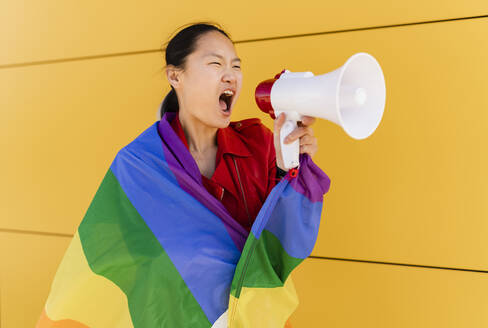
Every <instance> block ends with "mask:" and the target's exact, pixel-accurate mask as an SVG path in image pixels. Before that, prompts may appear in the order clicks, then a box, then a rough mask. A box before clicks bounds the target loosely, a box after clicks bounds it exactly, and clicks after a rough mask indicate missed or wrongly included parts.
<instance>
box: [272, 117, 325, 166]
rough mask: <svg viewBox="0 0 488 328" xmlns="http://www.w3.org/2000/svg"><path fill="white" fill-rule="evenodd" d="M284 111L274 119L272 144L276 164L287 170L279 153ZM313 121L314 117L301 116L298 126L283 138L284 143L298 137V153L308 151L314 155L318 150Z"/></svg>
mask: <svg viewBox="0 0 488 328" xmlns="http://www.w3.org/2000/svg"><path fill="white" fill-rule="evenodd" d="M285 117H286V115H285V113H281V114H280V116H278V117H277V118H276V120H275V121H274V146H275V150H276V165H277V166H278V167H279V168H280V169H282V170H284V171H287V170H286V169H285V168H284V167H285V165H284V163H283V155H282V154H281V143H280V131H281V127H282V126H283V123H285ZM313 123H315V117H312V116H303V118H302V121H301V122H298V124H297V125H298V127H297V128H296V129H295V130H293V131H292V132H290V134H289V135H288V136H287V137H286V138H285V144H289V143H291V142H293V141H295V140H296V139H298V138H300V154H301V153H308V154H309V155H310V157H312V156H313V155H315V153H316V152H317V150H318V145H317V138H315V137H314V136H313V131H312V128H311V125H312V124H313Z"/></svg>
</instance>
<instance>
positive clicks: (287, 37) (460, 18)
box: [0, 15, 488, 69]
mask: <svg viewBox="0 0 488 328" xmlns="http://www.w3.org/2000/svg"><path fill="white" fill-rule="evenodd" d="M477 18H488V15H479V16H469V17H458V18H446V19H437V20H430V21H423V22H412V23H401V24H390V25H379V26H369V27H358V28H350V29H344V30H333V31H326V32H314V33H305V34H294V35H284V36H276V37H268V38H258V39H248V40H240V41H234V43H235V44H240V43H250V42H260V41H271V40H281V39H292V38H300V37H307V36H316V35H326V34H335V33H345V32H356V31H365V30H376V29H382V28H392V27H402V26H411V25H422V24H433V23H444V22H452V21H458V20H469V19H477ZM155 52H160V53H161V54H162V53H163V52H162V50H161V49H153V50H141V51H130V52H120V53H114V54H105V55H92V56H82V57H72V58H62V59H51V60H41V61H34V62H26V63H17V64H6V65H0V69H5V68H17V67H25V66H35V65H47V64H58V63H65V62H72V61H80V60H90V59H101V58H108V57H119V56H120V57H122V56H132V55H140V54H147V53H155Z"/></svg>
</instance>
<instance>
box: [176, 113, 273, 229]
mask: <svg viewBox="0 0 488 328" xmlns="http://www.w3.org/2000/svg"><path fill="white" fill-rule="evenodd" d="M171 126H172V127H173V129H174V130H175V132H176V134H177V135H178V136H179V137H180V138H181V140H182V141H183V143H184V144H185V145H186V147H187V148H188V142H187V140H186V137H185V134H184V132H183V129H182V127H181V124H180V121H179V117H178V115H176V117H175V119H174V120H173V121H172V122H171ZM217 144H218V149H217V155H216V162H215V163H216V164H215V172H214V174H213V175H212V177H211V178H210V179H208V178H207V177H205V176H204V175H202V182H203V184H204V186H205V187H206V189H207V190H208V191H209V193H210V194H212V195H213V196H214V197H215V198H217V199H218V200H220V201H221V202H222V204H223V205H224V206H225V208H226V209H227V210H228V211H229V213H230V215H231V216H232V217H233V218H234V219H236V220H237V221H238V222H239V223H240V224H241V225H242V226H243V227H244V228H245V229H246V230H247V231H250V230H251V226H252V223H253V222H254V220H255V219H256V216H257V214H258V212H259V210H260V209H261V206H262V205H263V203H264V201H265V200H266V197H267V196H268V194H269V193H270V191H271V189H273V187H274V186H275V185H276V182H277V180H278V179H277V178H276V153H275V148H274V143H273V132H272V131H271V130H270V129H269V128H267V127H266V126H265V125H264V124H262V123H261V120H260V119H259V118H251V119H246V120H242V121H236V122H230V124H229V126H228V127H227V128H224V129H218V130H217Z"/></svg>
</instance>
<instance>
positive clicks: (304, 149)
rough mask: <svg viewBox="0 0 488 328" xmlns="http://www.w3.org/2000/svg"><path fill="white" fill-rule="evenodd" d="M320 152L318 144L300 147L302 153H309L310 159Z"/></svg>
mask: <svg viewBox="0 0 488 328" xmlns="http://www.w3.org/2000/svg"><path fill="white" fill-rule="evenodd" d="M317 150H318V145H317V144H310V145H300V153H308V154H309V155H310V157H313V156H314V155H315V153H316V152H317Z"/></svg>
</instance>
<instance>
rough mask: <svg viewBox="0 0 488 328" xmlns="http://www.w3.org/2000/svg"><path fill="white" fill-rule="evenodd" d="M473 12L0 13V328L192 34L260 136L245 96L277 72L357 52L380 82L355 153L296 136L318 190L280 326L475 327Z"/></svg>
mask: <svg viewBox="0 0 488 328" xmlns="http://www.w3.org/2000/svg"><path fill="white" fill-rule="evenodd" d="M172 6H173V7H172ZM263 6H264V7H263ZM487 12H488V2H486V1H479V0H469V1H466V2H463V3H462V2H460V1H454V0H449V1H441V0H432V1H420V0H413V1H404V2H402V3H395V4H394V6H393V5H392V4H391V3H390V2H388V1H382V0H374V1H353V0H346V1H335V2H326V1H302V2H301V3H300V6H297V5H296V2H289V3H288V2H284V1H282V0H281V1H276V0H272V1H254V0H253V1H246V2H245V3H244V2H243V3H242V4H236V3H229V2H224V1H203V2H196V1H188V0H182V1H178V2H175V3H168V2H162V1H146V2H137V3H136V2H120V1H115V0H107V1H95V0H90V1H84V2H76V4H75V3H73V2H69V1H68V2H67V1H64V2H60V1H41V2H39V1H32V0H28V1H23V2H20V1H13V0H10V1H3V2H0V44H1V47H2V51H0V111H1V113H2V119H1V120H0V140H1V146H2V154H3V155H2V160H1V161H0V172H1V173H0V174H1V176H0V181H2V186H3V187H2V188H1V189H0V259H1V261H0V283H1V285H0V326H1V327H2V328H17V327H32V326H33V325H34V323H35V322H36V320H37V318H38V316H39V314H40V312H41V310H42V306H43V305H44V302H45V299H46V297H47V294H48V292H49V288H50V283H51V280H52V278H53V276H54V274H55V271H56V268H57V266H58V264H59V262H60V260H61V258H62V256H63V254H64V251H65V249H66V247H67V245H68V243H69V241H70V239H71V236H72V235H73V233H74V231H75V229H76V228H77V226H78V224H79V222H80V220H81V218H82V217H83V215H84V213H85V211H86V209H87V208H88V205H89V202H90V201H91V199H92V198H93V196H94V194H95V191H96V188H97V187H98V185H99V184H100V182H101V179H102V178H103V175H104V173H105V172H106V169H107V168H108V166H109V165H110V163H111V161H112V160H113V158H114V156H115V154H116V152H117V151H118V150H119V149H120V148H121V147H123V146H124V145H126V144H127V143H129V142H130V141H131V140H133V139H134V138H135V137H136V136H137V135H138V134H139V133H140V132H142V131H143V130H144V129H145V128H147V126H149V125H150V124H152V123H153V122H154V121H155V120H156V109H157V106H158V105H159V103H160V101H161V100H162V98H163V96H164V95H165V94H166V93H167V91H168V84H167V82H166V80H165V77H164V76H163V75H162V74H161V68H162V66H163V65H164V61H163V55H162V54H161V53H160V52H159V51H158V49H159V48H160V47H161V45H162V43H164V42H165V41H166V40H167V38H168V37H169V35H170V34H171V32H173V31H174V30H175V28H177V27H178V26H180V25H183V24H185V23H187V22H190V21H197V20H213V21H217V22H219V23H221V24H222V25H223V26H224V28H225V29H227V30H228V31H229V32H230V34H231V35H232V36H233V38H234V40H235V41H237V44H236V48H237V53H238V54H239V57H241V58H242V59H243V63H242V68H243V73H244V85H243V89H242V92H241V96H240V98H239V101H238V102H237V106H236V110H235V112H234V114H233V120H238V119H243V118H247V117H260V118H261V119H262V120H263V121H264V122H265V123H266V124H267V125H268V126H269V127H272V121H271V119H270V118H269V117H266V116H265V115H264V114H263V113H261V112H260V111H259V110H258V109H257V107H256V105H255V103H254V98H253V97H254V88H255V86H256V84H257V83H258V82H260V81H261V80H263V79H267V78H270V77H272V76H274V75H275V74H276V73H278V72H280V71H281V70H282V69H283V68H287V69H289V70H291V71H307V70H310V71H312V72H314V73H315V74H323V73H326V72H328V71H331V70H333V69H336V68H337V67H339V66H341V65H343V64H344V62H345V60H346V59H347V58H348V57H350V56H351V55H352V54H354V53H356V52H360V51H365V52H368V53H370V54H372V55H373V56H375V58H376V59H377V60H378V61H379V63H380V64H381V66H382V69H383V72H384V75H385V80H386V89H387V96H386V107H385V113H384V116H383V120H382V122H381V124H380V126H379V127H378V129H377V130H376V132H375V133H374V134H373V135H372V136H371V137H370V138H368V139H365V140H361V141H357V140H353V139H351V138H349V137H348V136H347V135H346V134H345V133H344V132H343V131H342V129H341V128H340V127H339V126H337V125H334V124H333V123H330V122H328V121H325V120H318V121H317V123H316V124H315V125H314V131H315V134H316V136H317V137H318V142H319V151H318V153H317V154H316V156H315V157H314V161H315V162H316V163H317V164H318V165H319V166H320V167H321V168H322V169H323V170H324V171H325V172H326V173H327V174H328V175H329V176H330V178H331V180H332V185H331V190H330V192H329V193H328V194H327V195H326V198H325V201H324V212H323V217H322V223H321V227H320V233H319V239H318V242H317V245H316V247H315V249H314V251H313V253H312V257H311V258H309V259H307V260H305V262H304V264H303V265H302V266H301V267H299V268H298V269H297V270H296V272H294V273H293V275H294V280H295V285H296V288H297V292H298V294H299V297H300V301H301V303H300V306H299V308H298V309H297V311H296V312H295V313H294V315H293V317H292V323H293V326H294V327H375V328H378V327H400V328H403V327H419V328H420V327H486V326H488V311H487V306H488V283H487V280H486V278H487V277H488V276H487V272H488V271H487V270H488V260H487V259H488V248H487V247H486V246H485V245H486V243H485V242H484V241H485V238H484V237H485V236H487V235H488V224H487V222H488V220H487V218H488V202H487V201H486V199H488V187H487V186H488V174H486V173H485V170H484V169H485V168H486V167H488V154H487V152H486V151H485V150H486V148H487V143H488V129H487V127H488V112H487V108H488V97H487V90H488V80H487V79H486V77H487V76H488V64H487V60H486V58H488V42H486V35H488V16H487V15H486V13H487ZM483 14H485V16H484V17H478V18H473V16H479V15H483ZM453 269H455V270H453Z"/></svg>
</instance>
